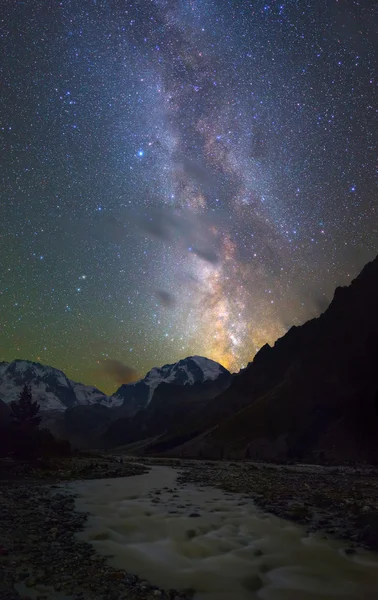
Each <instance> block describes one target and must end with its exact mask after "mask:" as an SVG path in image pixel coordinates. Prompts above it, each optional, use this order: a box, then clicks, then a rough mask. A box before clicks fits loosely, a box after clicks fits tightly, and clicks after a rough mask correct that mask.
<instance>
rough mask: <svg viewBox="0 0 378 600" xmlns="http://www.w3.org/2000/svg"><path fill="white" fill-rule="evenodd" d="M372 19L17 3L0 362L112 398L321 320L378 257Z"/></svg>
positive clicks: (5, 116)
mask: <svg viewBox="0 0 378 600" xmlns="http://www.w3.org/2000/svg"><path fill="white" fill-rule="evenodd" d="M373 10H374V3H372V2H362V1H361V2H337V1H332V2H324V1H318V2H315V1H313V2H305V1H304V2H301V1H297V2H296V1H292V2H282V1H281V2H270V3H269V2H265V3H264V2H257V1H256V2H248V1H232V2H231V1H230V2H225V1H221V0H218V1H215V0H186V1H184V0H182V1H180V0H143V1H142V0H139V1H133V2H131V1H130V2H129V1H123V2H119V1H111V0H110V1H107V2H105V1H100V0H93V1H92V2H89V1H88V2H79V1H77V2H75V1H67V2H65V1H63V2H54V3H52V2H51V3H42V2H37V1H35V2H25V3H23V2H17V3H16V2H14V3H10V2H9V3H7V7H6V9H5V12H6V15H5V18H4V21H3V23H2V32H1V33H2V38H1V39H2V61H1V71H2V79H3V93H2V99H1V103H2V104H1V119H2V123H1V126H2V164H3V165H4V167H3V170H2V196H1V206H0V216H1V224H0V227H1V244H2V249H1V258H0V260H1V266H2V269H1V273H0V294H1V296H0V297H1V317H0V318H1V329H2V336H1V341H0V359H3V360H12V359H14V358H16V357H22V358H28V359H32V360H38V361H41V362H43V363H47V364H52V365H53V366H56V367H59V368H62V369H63V370H65V371H66V372H67V374H69V375H70V376H71V377H72V378H74V379H78V380H84V381H85V382H88V383H93V384H97V385H98V386H99V387H102V388H104V389H108V390H111V389H113V388H114V385H115V378H114V373H111V369H110V370H109V373H107V372H106V359H109V364H115V363H114V361H121V362H122V363H124V364H126V365H127V366H128V367H130V369H134V370H135V371H136V372H137V373H138V374H139V375H142V374H143V373H144V372H145V371H146V370H147V369H148V368H151V367H152V366H155V365H156V366H158V365H162V364H164V363H168V362H175V361H176V360H178V359H180V358H182V357H185V356H187V355H190V354H200V355H205V356H208V357H209V358H213V359H215V360H218V361H220V362H221V363H223V364H224V365H225V366H226V367H228V368H230V369H231V370H233V371H236V370H238V369H240V368H241V367H243V366H245V365H246V364H247V363H248V361H250V360H251V359H252V358H253V356H254V354H255V353H256V351H257V350H258V349H259V348H260V347H261V346H262V345H263V344H264V343H266V342H269V343H273V342H274V340H275V339H276V338H277V337H279V336H280V335H282V334H283V333H285V331H286V330H287V329H288V328H289V327H290V326H292V325H298V324H300V323H302V322H304V321H305V320H306V319H308V318H311V317H314V316H317V315H318V314H320V313H321V312H322V311H323V310H324V309H325V308H326V306H327V304H328V303H329V301H330V299H331V298H332V293H333V290H334V288H335V287H336V286H337V285H345V284H347V283H349V282H350V280H351V278H353V277H354V276H355V275H356V274H357V273H358V271H359V270H360V268H361V267H362V266H363V264H364V263H365V262H366V261H367V260H370V259H371V258H373V256H374V255H375V254H376V253H377V250H378V235H377V225H378V218H377V196H376V187H375V179H374V176H375V172H374V158H375V154H376V146H375V139H374V120H373V119H374V114H375V111H374V108H373V105H374V101H373V94H374V81H373V75H372V72H373V65H374V37H373V34H374V29H375V28H374V22H375V17H376V15H375V14H374V12H373ZM104 365H105V367H104Z"/></svg>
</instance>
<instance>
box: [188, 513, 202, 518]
mask: <svg viewBox="0 0 378 600" xmlns="http://www.w3.org/2000/svg"><path fill="white" fill-rule="evenodd" d="M200 516H201V515H200V514H199V513H197V512H192V513H190V515H189V517H191V518H192V519H193V518H195V517H200Z"/></svg>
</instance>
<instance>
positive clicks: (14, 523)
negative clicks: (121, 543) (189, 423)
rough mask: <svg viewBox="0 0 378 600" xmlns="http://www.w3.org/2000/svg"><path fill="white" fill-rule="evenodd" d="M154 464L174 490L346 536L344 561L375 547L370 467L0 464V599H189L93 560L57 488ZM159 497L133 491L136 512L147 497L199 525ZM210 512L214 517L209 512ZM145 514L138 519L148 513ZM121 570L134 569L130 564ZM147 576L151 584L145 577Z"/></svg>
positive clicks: (171, 493)
mask: <svg viewBox="0 0 378 600" xmlns="http://www.w3.org/2000/svg"><path fill="white" fill-rule="evenodd" d="M153 465H160V466H162V465H167V466H171V467H174V468H175V469H177V471H178V478H177V485H178V486H179V487H182V488H183V489H184V493H185V494H187V493H188V492H187V491H185V489H186V486H187V485H188V484H189V485H192V484H193V485H194V486H195V487H196V488H198V489H199V490H200V489H207V488H208V487H209V486H212V487H213V488H218V489H220V490H223V491H225V492H226V493H227V492H228V493H229V494H230V501H232V502H233V500H232V494H242V495H243V497H244V498H245V499H247V500H253V501H254V503H255V504H256V505H257V506H259V507H260V508H262V509H263V510H264V511H266V512H267V513H271V514H273V515H277V516H279V517H282V518H284V519H287V520H289V521H294V522H296V523H298V524H301V525H303V526H304V527H305V528H306V529H307V531H309V532H314V531H318V532H323V533H324V536H326V537H329V538H336V539H337V538H339V539H344V540H346V542H345V546H344V553H345V554H346V555H350V556H353V555H354V553H355V552H356V551H357V549H358V547H361V546H363V547H365V548H368V549H370V550H378V472H377V470H376V469H373V468H371V469H369V468H360V469H354V468H348V467H337V468H326V467H320V466H313V465H312V466H311V465H295V466H288V465H269V464H264V463H250V462H238V463H233V462H228V461H219V462H212V461H211V462H210V461H184V460H180V459H151V458H132V457H125V456H124V457H115V456H99V455H98V456H96V455H93V456H74V457H70V458H67V459H59V460H54V461H48V462H46V463H44V464H40V465H39V467H38V468H33V467H30V466H28V467H25V468H24V467H22V465H18V466H17V467H16V466H15V465H13V466H12V464H11V463H3V464H2V469H1V478H2V481H1V482H0V514H1V517H2V518H1V520H0V597H1V599H2V600H16V599H20V598H24V599H26V598H31V599H35V600H101V599H103V600H105V599H106V600H126V599H127V600H156V598H160V599H161V600H173V599H175V600H181V599H183V598H188V597H190V594H187V595H185V594H184V593H179V592H177V591H174V590H173V591H166V590H164V589H162V588H159V587H156V586H153V585H151V584H150V583H147V582H146V581H144V580H143V579H140V578H139V577H137V576H135V575H134V574H131V573H129V572H126V571H125V570H124V569H119V568H115V567H111V566H110V565H109V561H107V558H106V556H100V555H99V554H96V552H95V550H94V548H93V546H92V544H89V543H87V542H86V541H83V540H79V539H78V537H77V536H76V535H75V534H76V533H77V532H80V531H82V530H83V529H84V528H85V526H86V524H87V519H88V513H83V512H77V511H76V510H75V501H76V494H75V492H73V491H72V489H71V490H70V489H68V488H67V486H65V485H64V484H65V483H67V482H75V481H82V482H84V481H85V480H88V482H89V483H90V481H89V480H101V479H109V478H111V479H113V480H115V479H116V478H119V477H133V476H134V475H143V474H147V473H148V472H149V469H150V466H153ZM136 479H137V478H135V479H134V483H133V485H135V480H136ZM110 483H111V485H113V483H112V482H110ZM61 484H63V485H61ZM99 484H101V482H100V481H99ZM101 485H102V484H101ZM105 485H106V484H105ZM68 487H69V486H68ZM164 490H165V491H164ZM164 490H163V492H162V493H163V494H166V495H167V494H168V495H167V499H166V501H164V502H162V498H163V496H162V495H161V492H158V491H157V492H156V494H154V493H153V494H152V496H151V493H149V494H148V496H145V494H143V493H141V495H140V496H138V498H140V500H141V502H142V505H143V502H149V501H150V500H149V498H150V499H151V498H152V500H151V502H152V506H154V507H159V506H165V502H167V503H169V502H176V503H177V504H178V506H177V507H176V506H173V507H171V510H168V509H167V510H168V512H170V513H171V514H172V516H173V517H174V516H175V515H180V511H183V514H184V515H185V514H186V512H187V513H188V515H189V519H190V521H192V519H193V516H196V517H198V519H199V518H200V515H201V511H200V512H198V510H197V508H196V506H194V504H193V506H191V503H190V501H189V499H188V501H189V503H188V501H185V502H182V500H180V498H179V497H178V495H177V494H180V493H181V492H180V491H179V490H177V489H176V488H174V489H173V490H168V488H164ZM167 490H168V491H167ZM190 493H191V492H190ZM137 502H138V501H137ZM193 502H194V500H193ZM196 502H197V500H196ZM235 502H236V500H235ZM241 504H243V503H241ZM181 505H182V506H181ZM214 507H215V508H214V510H215V512H216V505H214ZM147 509H148V510H146V515H148V514H149V512H150V507H149V506H147ZM188 515H187V516H188ZM193 531H194V529H193ZM190 532H192V529H190ZM100 539H101V538H100ZM123 564H125V565H126V564H128V565H129V568H131V570H133V569H132V567H130V563H129V562H127V561H126V562H123V563H122V565H123ZM150 579H151V581H155V579H154V578H153V577H151V578H150ZM161 585H163V587H164V585H165V584H161ZM173 585H174V584H173Z"/></svg>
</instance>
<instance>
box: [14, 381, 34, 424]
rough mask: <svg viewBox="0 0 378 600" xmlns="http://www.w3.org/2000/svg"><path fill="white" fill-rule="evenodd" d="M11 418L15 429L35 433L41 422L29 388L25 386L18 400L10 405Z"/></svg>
mask: <svg viewBox="0 0 378 600" xmlns="http://www.w3.org/2000/svg"><path fill="white" fill-rule="evenodd" d="M10 407H11V411H12V417H13V420H14V423H15V425H16V426H17V428H19V429H22V430H27V431H30V432H32V431H35V430H36V429H38V425H39V424H40V422H41V417H40V416H39V414H38V413H39V408H40V406H39V404H38V402H36V401H34V402H33V397H32V393H31V388H30V386H29V385H27V384H25V385H24V387H23V389H22V391H21V393H20V397H19V399H18V400H13V401H12V402H11V403H10Z"/></svg>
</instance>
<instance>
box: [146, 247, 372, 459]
mask: <svg viewBox="0 0 378 600" xmlns="http://www.w3.org/2000/svg"><path fill="white" fill-rule="evenodd" d="M377 307H378V257H377V258H376V259H375V260H373V261H372V262H371V263H369V264H367V265H366V266H365V267H364V269H363V270H362V272H361V273H360V274H359V275H358V277H357V278H356V279H355V280H354V281H353V282H352V283H351V284H350V285H349V286H348V287H339V288H337V289H336V291H335V294H334V298H333V300H332V302H331V304H330V306H329V307H328V309H327V310H326V311H325V312H324V313H323V314H322V315H320V316H319V317H318V318H316V319H312V320H311V321H308V322H307V323H305V324H304V325H302V326H299V327H292V328H291V329H290V330H289V331H288V332H287V333H286V335H284V336H283V337H282V338H280V339H279V340H277V342H276V343H275V344H274V346H273V347H270V346H269V345H265V346H264V347H263V348H262V349H261V350H260V351H259V352H258V353H257V354H256V356H255V358H254V360H253V362H251V363H250V364H249V365H248V367H247V368H246V369H244V370H243V371H241V372H240V373H239V374H238V375H235V376H234V377H233V380H232V382H231V385H230V386H229V388H228V389H227V390H226V391H225V392H224V393H222V394H220V395H219V396H217V397H216V398H215V399H213V400H211V401H210V402H209V403H207V404H206V406H205V407H204V410H202V412H201V415H200V416H199V415H197V416H196V417H195V418H194V419H192V420H189V421H187V422H186V423H185V424H184V425H182V426H181V429H180V430H178V431H176V433H175V435H173V436H172V435H171V436H170V437H169V436H166V438H165V439H163V440H162V439H160V440H159V441H158V443H157V444H155V445H153V444H152V445H150V447H149V451H150V452H156V453H157V452H162V451H165V452H167V451H168V452H169V453H171V454H174V455H184V456H205V457H217V458H219V457H221V456H227V457H229V458H244V457H249V458H261V459H277V460H281V459H300V458H304V459H313V458H319V457H326V458H328V459H329V460H334V461H338V462H342V461H348V460H360V461H367V462H376V461H378V310H377ZM182 441H185V443H182ZM163 442H164V443H163Z"/></svg>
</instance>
